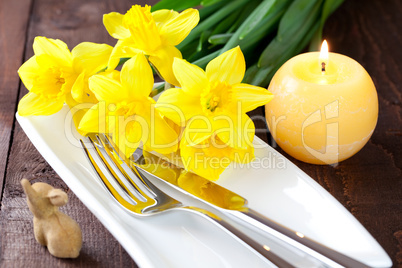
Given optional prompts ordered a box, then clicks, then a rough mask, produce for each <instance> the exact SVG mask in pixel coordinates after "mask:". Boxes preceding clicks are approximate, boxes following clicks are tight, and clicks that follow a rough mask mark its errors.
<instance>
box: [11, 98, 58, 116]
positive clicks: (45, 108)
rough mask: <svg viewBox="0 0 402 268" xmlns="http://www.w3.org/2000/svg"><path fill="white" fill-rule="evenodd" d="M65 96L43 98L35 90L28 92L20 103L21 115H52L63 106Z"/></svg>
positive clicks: (19, 112) (19, 110)
mask: <svg viewBox="0 0 402 268" xmlns="http://www.w3.org/2000/svg"><path fill="white" fill-rule="evenodd" d="M63 103H64V98H54V99H48V98H41V97H40V96H38V95H36V94H35V93H33V92H29V93H28V94H26V95H25V96H24V97H23V98H22V99H21V100H20V102H19V103H18V114H19V115H20V116H30V115H51V114H55V113H57V112H58V111H60V109H61V108H62V107H63Z"/></svg>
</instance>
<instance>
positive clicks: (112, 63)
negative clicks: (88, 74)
mask: <svg viewBox="0 0 402 268" xmlns="http://www.w3.org/2000/svg"><path fill="white" fill-rule="evenodd" d="M132 45H133V44H131V43H130V42H129V41H127V40H119V41H117V44H116V45H115V46H114V47H113V50H112V53H111V54H110V58H109V62H108V65H107V70H108V71H111V70H114V69H115V68H116V67H117V65H119V62H120V59H121V58H131V57H132V56H134V55H135V54H137V53H141V52H142V51H141V50H138V49H135V48H133V47H132Z"/></svg>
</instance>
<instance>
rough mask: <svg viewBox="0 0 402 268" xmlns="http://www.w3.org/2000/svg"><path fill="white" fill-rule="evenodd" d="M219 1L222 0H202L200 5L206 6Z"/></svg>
mask: <svg viewBox="0 0 402 268" xmlns="http://www.w3.org/2000/svg"><path fill="white" fill-rule="evenodd" d="M221 1H222V0H202V1H201V5H202V6H204V7H207V6H211V5H213V4H216V3H219V2H221Z"/></svg>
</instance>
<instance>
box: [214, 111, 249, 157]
mask: <svg viewBox="0 0 402 268" xmlns="http://www.w3.org/2000/svg"><path fill="white" fill-rule="evenodd" d="M212 124H213V128H214V130H215V133H216V134H217V135H218V137H219V139H220V140H221V141H222V142H224V143H226V144H228V145H229V146H230V147H233V148H235V149H245V148H247V146H252V143H253V140H254V134H255V126H254V123H253V121H252V120H251V119H250V117H248V115H247V114H244V113H241V112H240V111H239V114H232V115H230V116H225V117H224V116H217V117H215V118H214V119H213V121H212Z"/></svg>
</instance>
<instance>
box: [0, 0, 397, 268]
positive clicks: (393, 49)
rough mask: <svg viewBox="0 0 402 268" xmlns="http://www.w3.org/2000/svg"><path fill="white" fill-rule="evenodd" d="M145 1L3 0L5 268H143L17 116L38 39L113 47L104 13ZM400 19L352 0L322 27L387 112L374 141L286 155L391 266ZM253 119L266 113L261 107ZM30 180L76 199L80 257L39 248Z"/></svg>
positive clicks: (0, 184) (0, 226)
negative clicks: (355, 149) (312, 157)
mask: <svg viewBox="0 0 402 268" xmlns="http://www.w3.org/2000/svg"><path fill="white" fill-rule="evenodd" d="M145 2H147V3H148V4H150V3H151V4H152V3H153V2H155V1H137V0H136V1H128V0H89V1H81V0H69V1H64V0H61V1H52V0H13V1H9V0H0V189H1V210H0V215H1V217H0V241H1V243H0V265H1V267H24V266H26V267H56V266H60V267H69V266H74V267H75V266H77V267H78V266H79V267H89V266H90V267H92V266H98V267H136V264H135V263H134V262H133V260H132V259H131V258H130V256H129V255H128V254H127V253H126V252H125V250H124V249H123V248H122V247H121V246H120V245H119V243H118V242H117V241H116V240H115V239H114V238H113V237H112V236H111V235H110V233H109V232H108V231H107V230H106V229H105V228H104V227H103V226H102V224H100V223H99V221H98V220H97V219H96V218H95V217H94V216H93V215H92V214H91V213H90V212H89V211H88V209H87V208H86V207H85V206H84V205H83V204H82V203H81V202H80V200H78V199H77V197H76V196H75V195H74V193H73V192H71V191H69V189H68V187H67V186H66V185H65V184H64V182H63V181H62V180H61V179H60V178H59V177H58V176H57V174H56V173H55V172H54V171H53V170H52V168H51V167H50V166H49V165H48V164H47V163H46V161H45V160H44V159H43V158H42V156H41V155H40V154H39V153H38V152H37V151H36V149H35V148H34V146H33V145H32V144H31V142H30V141H29V140H28V138H27V137H26V135H25V134H24V132H23V131H22V129H21V128H20V126H19V125H18V123H17V122H16V121H15V118H14V114H15V111H16V105H17V102H18V100H19V99H20V98H21V97H22V96H23V95H24V94H26V92H27V91H26V89H25V87H24V86H23V85H22V84H21V82H20V81H19V78H18V75H17V69H18V67H19V66H20V65H21V64H22V63H23V62H24V61H25V60H27V59H28V58H29V57H31V56H32V55H33V51H32V42H33V39H34V37H35V36H38V35H42V36H46V37H51V38H59V39H62V40H64V41H65V42H66V43H67V44H68V46H69V47H70V48H72V47H74V46H75V45H77V44H78V43H80V42H82V41H92V42H98V43H109V44H111V45H114V42H115V41H114V40H113V39H112V38H111V37H110V36H109V35H108V34H107V32H106V31H105V29H104V27H103V26H102V15H103V14H104V13H108V12H111V11H118V12H121V13H123V12H125V11H126V10H127V9H128V8H129V7H130V6H131V5H132V4H134V3H138V4H142V5H143V4H144V3H145ZM401 12H402V2H401V1H400V0H385V1H376V0H370V1H369V0H346V1H345V3H344V4H343V5H342V6H341V7H340V8H339V9H338V10H337V11H336V12H335V14H334V15H332V16H331V17H330V18H329V20H328V22H327V24H326V27H325V31H324V37H325V38H326V39H327V40H328V41H329V43H330V46H331V51H334V52H337V53H341V54H345V55H347V56H350V57H352V58H354V59H356V60H357V61H358V62H360V63H361V64H362V65H363V66H364V67H365V68H366V70H367V71H368V72H369V74H370V75H371V76H372V78H373V80H374V83H375V85H376V87H377V90H378V96H379V104H380V114H379V120H378V125H377V128H376V130H375V132H374V134H373V136H372V138H371V140H370V141H369V142H368V144H367V145H366V146H365V147H364V148H363V149H362V150H361V151H360V152H359V153H358V154H357V155H355V156H354V157H352V158H350V159H348V160H346V161H344V162H342V163H340V164H339V165H337V166H316V165H309V164H305V163H302V162H299V161H297V160H294V159H292V158H291V157H290V156H289V157H288V158H289V159H290V160H291V161H293V162H294V163H295V164H296V165H298V166H299V167H300V168H301V169H302V170H304V171H305V172H306V173H307V174H309V175H310V176H311V177H312V178H314V179H315V180H317V182H318V183H320V184H321V185H322V186H323V187H324V188H325V189H326V190H327V191H329V192H330V193H331V194H332V195H333V196H334V197H335V198H336V199H337V200H339V202H341V203H342V204H343V205H344V206H345V207H346V208H347V209H348V210H349V211H350V212H351V213H352V214H353V215H354V216H355V217H356V218H357V219H358V220H359V221H360V222H361V223H362V224H363V226H364V227H365V228H366V229H367V230H368V231H369V232H370V233H371V234H372V235H373V237H374V238H375V239H377V241H378V242H379V243H380V244H381V245H382V246H383V248H384V249H385V251H386V252H387V253H388V254H389V255H390V257H391V258H392V261H393V263H394V267H402V170H401V169H402V140H401V137H402V109H401V108H402V105H401V103H402V89H401V85H402V75H401V67H400V66H401V64H400V62H401V60H402V50H401V47H402V35H401V29H402V21H401V19H400V18H399V16H400V13H401ZM252 114H253V115H260V116H261V115H263V109H260V108H259V109H257V110H256V111H254V112H253V113H252ZM260 118H261V117H259V118H257V117H256V120H255V121H256V126H257V127H258V128H259V129H260V130H261V131H260V133H259V134H258V135H259V136H260V137H261V138H263V139H264V140H266V141H267V136H266V131H265V129H266V124H265V123H264V122H263V120H261V119H260ZM277 149H278V150H279V151H281V150H280V148H277ZM281 152H282V151H281ZM282 153H283V152H282ZM285 155H286V154H285ZM23 177H26V178H28V179H31V180H32V182H36V181H44V182H47V183H49V184H51V185H53V186H55V187H59V188H62V189H64V190H65V191H67V192H68V196H69V199H70V201H69V203H68V204H67V205H66V206H65V207H63V208H62V209H61V210H62V211H63V212H65V213H67V214H68V215H70V216H71V217H73V218H74V219H76V220H77V222H78V223H79V224H80V226H81V228H82V231H83V248H82V250H81V255H80V257H79V258H77V259H74V260H70V259H68V260H62V259H56V258H54V257H52V256H51V255H50V254H48V252H47V250H46V248H44V247H42V246H40V245H39V244H38V243H36V241H35V239H34V237H33V232H32V215H31V214H30V212H29V210H28V207H27V205H26V203H25V195H24V194H23V191H22V188H21V186H20V184H19V182H20V180H21V179H22V178H23Z"/></svg>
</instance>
